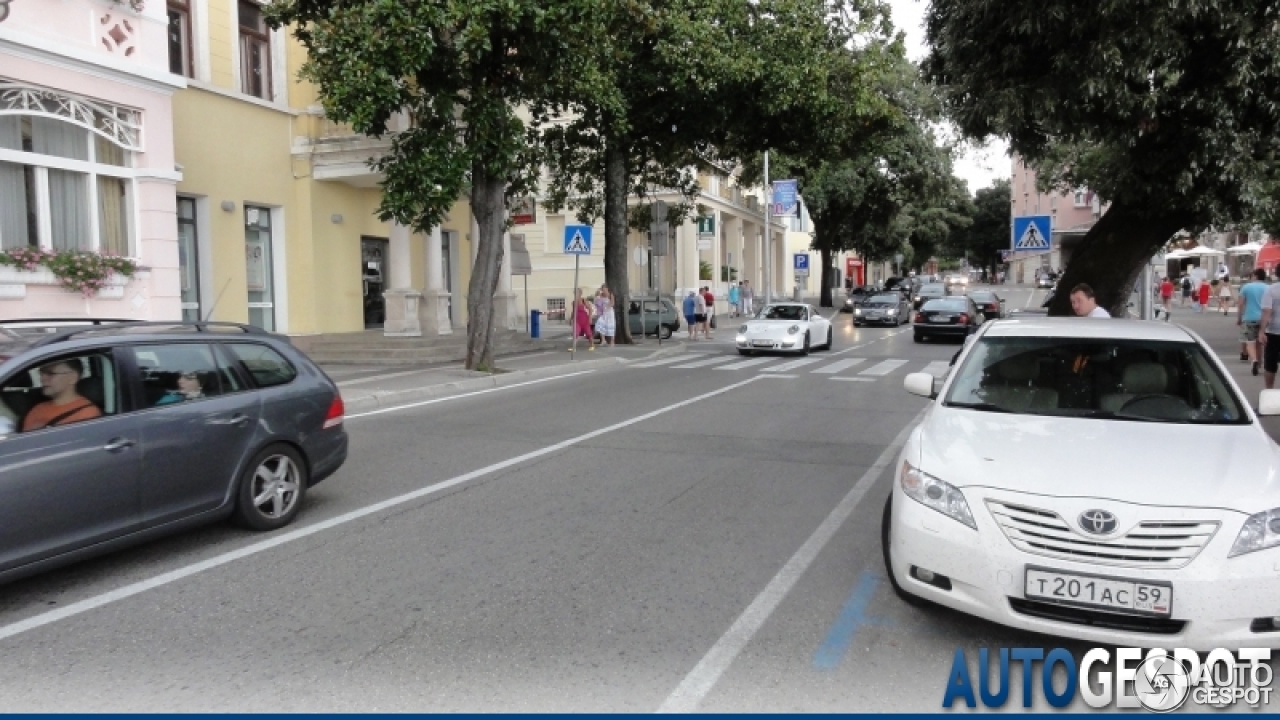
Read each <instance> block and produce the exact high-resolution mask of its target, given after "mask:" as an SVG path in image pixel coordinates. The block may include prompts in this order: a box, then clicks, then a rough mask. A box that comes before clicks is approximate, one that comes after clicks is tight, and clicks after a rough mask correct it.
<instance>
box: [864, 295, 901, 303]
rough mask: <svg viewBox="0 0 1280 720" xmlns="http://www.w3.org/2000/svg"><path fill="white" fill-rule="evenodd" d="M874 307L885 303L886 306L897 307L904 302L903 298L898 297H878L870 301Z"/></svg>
mask: <svg viewBox="0 0 1280 720" xmlns="http://www.w3.org/2000/svg"><path fill="white" fill-rule="evenodd" d="M868 302H870V303H871V304H872V305H875V304H877V303H884V304H885V305H897V304H898V303H900V302H902V298H901V297H899V296H897V295H876V296H874V297H872V298H871V299H870V300H868Z"/></svg>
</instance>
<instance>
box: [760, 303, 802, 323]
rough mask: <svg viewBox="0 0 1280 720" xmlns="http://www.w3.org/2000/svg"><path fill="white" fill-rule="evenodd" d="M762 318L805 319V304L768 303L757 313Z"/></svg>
mask: <svg viewBox="0 0 1280 720" xmlns="http://www.w3.org/2000/svg"><path fill="white" fill-rule="evenodd" d="M756 317H758V318H759V319H761V320H803V319H804V306H802V305H768V306H766V307H764V308H763V309H761V310H760V314H759V315H757V316H756Z"/></svg>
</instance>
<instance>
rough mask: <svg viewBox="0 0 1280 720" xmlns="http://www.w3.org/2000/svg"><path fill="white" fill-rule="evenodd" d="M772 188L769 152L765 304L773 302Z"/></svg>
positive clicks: (766, 159)
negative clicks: (770, 183) (770, 216)
mask: <svg viewBox="0 0 1280 720" xmlns="http://www.w3.org/2000/svg"><path fill="white" fill-rule="evenodd" d="M771 190H772V187H771V186H770V185H769V151H768V150H765V151H764V272H765V275H764V302H765V304H766V305H768V304H769V303H771V302H773V227H772V225H773V223H772V221H771V220H770V219H769V215H770V213H769V210H770V209H771V207H772V205H773V193H772V192H771Z"/></svg>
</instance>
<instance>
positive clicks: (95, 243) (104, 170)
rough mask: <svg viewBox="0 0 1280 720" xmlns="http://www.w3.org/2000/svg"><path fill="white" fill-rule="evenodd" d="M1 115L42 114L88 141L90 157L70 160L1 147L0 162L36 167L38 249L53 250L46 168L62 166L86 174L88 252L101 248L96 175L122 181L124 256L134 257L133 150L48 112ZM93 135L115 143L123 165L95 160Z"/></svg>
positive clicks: (135, 172)
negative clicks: (73, 128)
mask: <svg viewBox="0 0 1280 720" xmlns="http://www.w3.org/2000/svg"><path fill="white" fill-rule="evenodd" d="M0 116H27V117H45V118H50V119H53V120H57V121H59V122H65V123H68V124H70V125H74V126H76V127H80V128H81V129H84V130H85V135H86V142H87V143H88V144H89V153H88V157H89V159H88V160H87V161H86V160H72V159H69V158H62V157H57V156H54V155H41V154H39V153H34V152H26V151H25V150H9V149H6V148H0V162H7V163H13V164H16V165H25V166H29V167H32V168H34V169H35V174H36V235H37V244H38V246H39V248H40V249H41V250H46V251H52V250H53V249H54V248H53V207H52V203H51V200H50V196H49V171H50V170H65V171H69V172H76V173H82V174H85V175H87V176H88V178H89V193H88V195H89V246H88V247H87V248H81V249H86V250H89V251H91V252H100V250H101V247H100V242H101V231H102V228H101V224H100V222H99V219H98V214H99V209H98V176H100V175H101V176H106V177H115V178H120V179H122V180H124V181H125V204H126V206H127V207H128V208H129V210H130V211H129V212H128V214H127V215H126V216H125V221H126V229H125V232H126V235H127V242H128V246H129V247H128V250H127V252H126V253H125V255H126V257H130V258H134V259H136V258H137V257H138V242H137V234H138V224H139V221H138V202H137V197H138V189H137V174H138V171H137V169H136V168H133V167H129V166H128V165H129V164H131V163H132V162H133V160H134V153H133V152H132V151H131V150H130V149H129V148H128V147H126V146H124V145H120V144H119V143H116V142H115V141H114V140H113V139H111V138H109V137H107V136H106V135H102V134H100V133H96V132H94V131H92V130H88V129H87V128H84V126H83V125H81V124H79V123H72V122H69V121H68V120H67V119H66V118H63V117H60V116H58V115H51V114H48V113H36V112H21V111H19V112H14V111H7V112H0ZM96 137H102V138H104V139H106V140H107V141H108V142H111V143H113V144H116V145H118V146H119V147H120V148H121V150H122V151H123V153H124V161H125V163H126V165H123V166H122V165H102V164H99V163H98V162H96V160H97V152H98V149H97V142H96V140H95V138H96Z"/></svg>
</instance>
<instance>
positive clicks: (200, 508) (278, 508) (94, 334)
mask: <svg viewBox="0 0 1280 720" xmlns="http://www.w3.org/2000/svg"><path fill="white" fill-rule="evenodd" d="M6 324H15V325H17V324H18V323H6ZM22 324H23V325H25V326H26V327H25V328H24V330H23V331H21V332H19V333H17V334H16V335H13V334H9V335H7V336H6V339H7V345H6V348H7V349H6V353H7V354H8V355H9V356H8V357H7V358H5V359H3V360H2V361H0V468H2V469H3V470H2V471H0V580H10V579H13V578H16V577H19V576H22V575H28V574H32V573H35V572H39V571H41V570H44V569H47V568H51V567H54V566H57V565H62V564H65V563H69V562H72V561H75V560H78V559H81V558H84V557H88V556H90V555H97V554H99V553H103V552H106V551H109V550H113V549H117V548H120V547H124V546H126V545H131V544H134V543H137V542H141V541H143V540H147V539H149V538H153V537H156V536H159V535H164V534H168V533H171V532H175V531H178V530H182V529H185V528H189V527H193V526H196V525H200V524H203V523H208V522H212V521H216V520H221V519H225V518H228V517H232V516H234V517H235V518H236V519H237V520H238V521H239V522H240V523H242V524H244V525H246V526H248V527H250V528H253V529H255V530H274V529H277V528H280V527H283V526H285V525H288V524H289V523H290V522H292V521H293V519H294V518H295V517H296V516H297V514H298V509H299V507H300V506H301V504H302V499H303V497H304V495H305V494H306V491H307V488H309V487H311V486H313V485H315V484H316V483H318V482H320V481H321V480H323V479H325V478H326V477H328V476H329V475H331V474H333V473H334V472H335V471H336V470H337V469H338V468H339V467H341V466H342V464H343V462H345V461H346V458H347V434H346V431H345V430H344V429H343V425H342V421H343V415H344V408H343V404H342V397H341V396H340V395H339V393H338V388H337V387H336V386H335V385H334V383H333V381H332V380H330V379H329V378H328V377H327V376H326V375H325V374H324V373H323V372H322V371H321V370H320V369H319V368H318V367H316V366H315V364H313V363H312V362H311V361H310V360H309V359H308V358H307V357H306V356H305V355H303V354H302V353H301V352H299V351H298V350H296V349H294V348H293V346H292V345H290V344H289V341H288V340H287V339H286V338H284V337H282V336H279V335H274V334H271V333H267V332H265V331H262V330H260V329H257V328H252V327H249V326H245V325H234V324H230V323H179V322H174V323H137V322H128V323H117V324H100V325H93V324H88V323H82V324H81V325H80V327H72V328H71V329H58V328H55V330H57V331H56V332H53V333H39V332H36V330H35V328H33V327H32V325H33V324H32V323H31V322H27V323H22ZM13 337H17V338H18V339H17V340H16V341H15V340H13Z"/></svg>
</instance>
